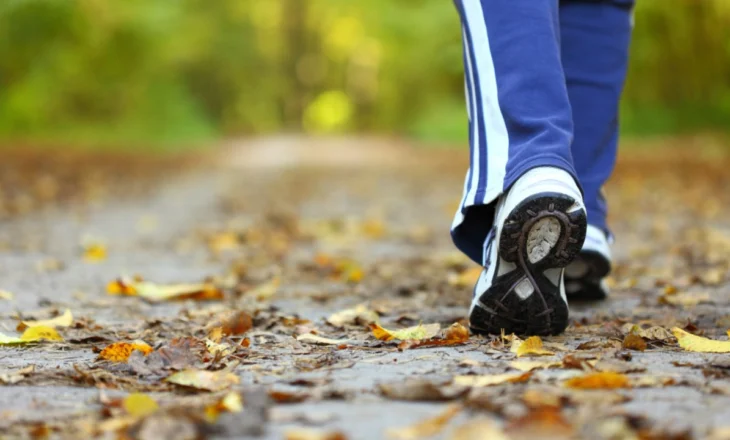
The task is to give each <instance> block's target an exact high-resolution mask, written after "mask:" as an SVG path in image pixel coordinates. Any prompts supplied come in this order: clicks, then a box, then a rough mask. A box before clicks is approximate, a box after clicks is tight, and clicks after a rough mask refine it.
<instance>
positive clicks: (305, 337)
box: [297, 333, 350, 345]
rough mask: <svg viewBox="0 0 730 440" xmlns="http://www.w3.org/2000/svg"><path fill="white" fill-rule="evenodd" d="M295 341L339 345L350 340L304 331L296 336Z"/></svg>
mask: <svg viewBox="0 0 730 440" xmlns="http://www.w3.org/2000/svg"><path fill="white" fill-rule="evenodd" d="M297 341H299V342H306V343H308V344H321V345H341V344H347V343H348V342H350V341H349V340H347V339H330V338H324V337H322V336H317V335H314V334H312V333H304V334H301V335H299V336H297Z"/></svg>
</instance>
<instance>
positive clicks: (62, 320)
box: [17, 309, 74, 331]
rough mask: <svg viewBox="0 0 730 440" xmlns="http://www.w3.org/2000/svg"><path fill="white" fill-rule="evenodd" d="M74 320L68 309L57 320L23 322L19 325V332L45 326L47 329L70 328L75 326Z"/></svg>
mask: <svg viewBox="0 0 730 440" xmlns="http://www.w3.org/2000/svg"><path fill="white" fill-rule="evenodd" d="M73 322H74V318H73V315H71V310H69V309H66V311H65V312H63V314H62V315H60V316H56V317H55V318H51V319H42V320H38V321H30V320H28V321H22V322H21V323H20V324H18V328H17V330H18V331H23V330H25V329H26V328H28V327H39V326H45V327H70V326H71V324H73Z"/></svg>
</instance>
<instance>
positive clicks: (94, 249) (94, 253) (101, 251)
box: [83, 243, 106, 263]
mask: <svg viewBox="0 0 730 440" xmlns="http://www.w3.org/2000/svg"><path fill="white" fill-rule="evenodd" d="M83 258H84V261H85V262H87V263H98V262H99V261H104V260H106V246H104V245H103V244H100V243H92V244H89V245H87V246H85V247H84V255H83Z"/></svg>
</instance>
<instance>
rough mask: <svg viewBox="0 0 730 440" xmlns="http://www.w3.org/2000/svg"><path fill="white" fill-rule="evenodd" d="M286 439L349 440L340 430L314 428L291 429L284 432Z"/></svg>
mask: <svg viewBox="0 0 730 440" xmlns="http://www.w3.org/2000/svg"><path fill="white" fill-rule="evenodd" d="M284 438H285V439H286V440H347V436H346V435H345V434H344V433H342V432H340V431H317V430H314V429H302V428H297V429H290V430H288V431H286V432H285V433H284Z"/></svg>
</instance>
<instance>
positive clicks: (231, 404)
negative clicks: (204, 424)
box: [205, 391, 243, 423]
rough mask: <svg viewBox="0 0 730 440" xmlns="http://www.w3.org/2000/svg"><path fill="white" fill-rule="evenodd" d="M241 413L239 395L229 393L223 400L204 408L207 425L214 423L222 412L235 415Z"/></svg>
mask: <svg viewBox="0 0 730 440" xmlns="http://www.w3.org/2000/svg"><path fill="white" fill-rule="evenodd" d="M241 411H243V401H242V400H241V395H240V394H238V393H236V392H234V391H231V392H230V393H228V394H226V395H225V396H223V398H222V399H221V400H220V401H218V402H216V403H215V404H213V405H208V406H207V407H205V419H206V420H207V421H208V422H209V423H215V421H216V420H218V416H220V414H221V413H223V412H230V413H237V412H241Z"/></svg>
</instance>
